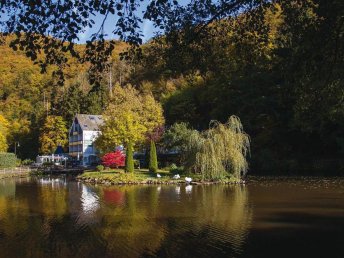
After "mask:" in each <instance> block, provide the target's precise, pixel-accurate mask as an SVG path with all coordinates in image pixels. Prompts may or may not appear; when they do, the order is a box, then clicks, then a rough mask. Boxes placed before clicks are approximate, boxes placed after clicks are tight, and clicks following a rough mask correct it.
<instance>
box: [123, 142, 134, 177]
mask: <svg viewBox="0 0 344 258" xmlns="http://www.w3.org/2000/svg"><path fill="white" fill-rule="evenodd" d="M125 171H126V172H127V173H133V172H134V157H133V145H132V143H131V141H129V142H128V145H127V148H126V154H125Z"/></svg>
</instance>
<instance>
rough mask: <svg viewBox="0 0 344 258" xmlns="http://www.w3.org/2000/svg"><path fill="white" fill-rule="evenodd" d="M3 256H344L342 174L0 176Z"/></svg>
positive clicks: (0, 254) (343, 185) (343, 193)
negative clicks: (116, 179) (91, 179)
mask: <svg viewBox="0 0 344 258" xmlns="http://www.w3.org/2000/svg"><path fill="white" fill-rule="evenodd" d="M0 257H341V258H342V257H344V179H317V178H312V179H302V178H298V179H271V178H270V179H269V178H267V179H259V180H255V179H252V180H251V181H250V183H249V184H248V185H246V186H224V185H211V186H185V185H181V186H122V187H104V186H90V185H85V184H82V183H78V182H75V181H73V180H70V179H68V178H64V177H59V178H49V177H45V178H25V179H8V180H2V181H0Z"/></svg>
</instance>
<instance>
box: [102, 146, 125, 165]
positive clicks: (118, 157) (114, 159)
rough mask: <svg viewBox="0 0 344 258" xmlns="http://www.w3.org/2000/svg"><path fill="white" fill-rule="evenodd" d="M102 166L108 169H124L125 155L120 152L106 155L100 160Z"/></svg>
mask: <svg viewBox="0 0 344 258" xmlns="http://www.w3.org/2000/svg"><path fill="white" fill-rule="evenodd" d="M102 164H103V166H105V167H110V168H118V167H124V165H125V155H124V154H123V152H122V151H120V150H117V151H115V152H110V153H106V154H105V155H104V156H103V158H102Z"/></svg>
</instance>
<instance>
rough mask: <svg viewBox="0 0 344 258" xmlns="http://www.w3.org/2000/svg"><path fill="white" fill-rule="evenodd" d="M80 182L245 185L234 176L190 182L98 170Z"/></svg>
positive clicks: (165, 177) (168, 177)
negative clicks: (104, 172) (101, 172)
mask: <svg viewBox="0 0 344 258" xmlns="http://www.w3.org/2000/svg"><path fill="white" fill-rule="evenodd" d="M76 180H77V181H78V182H84V183H90V184H101V185H182V184H186V185H187V184H190V185H212V184H227V185H229V184H232V185H238V184H239V185H245V183H246V182H245V181H244V180H237V179H234V178H226V179H222V180H214V181H213V180H211V181H208V180H201V179H198V178H197V179H194V180H193V181H191V182H190V183H187V182H185V180H184V179H182V178H180V179H173V178H170V176H163V177H162V178H155V177H152V176H151V175H144V174H135V173H134V174H127V173H123V174H122V173H114V174H100V173H97V172H94V173H92V174H91V175H90V174H89V173H88V174H87V173H86V174H81V175H79V176H77V177H76Z"/></svg>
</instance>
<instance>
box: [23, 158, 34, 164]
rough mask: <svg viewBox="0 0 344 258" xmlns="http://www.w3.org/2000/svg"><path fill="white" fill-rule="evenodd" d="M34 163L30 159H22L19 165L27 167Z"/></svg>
mask: <svg viewBox="0 0 344 258" xmlns="http://www.w3.org/2000/svg"><path fill="white" fill-rule="evenodd" d="M34 162H35V161H33V160H32V159H24V160H23V161H22V162H21V164H22V165H24V166H29V165H31V164H32V163H34Z"/></svg>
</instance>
